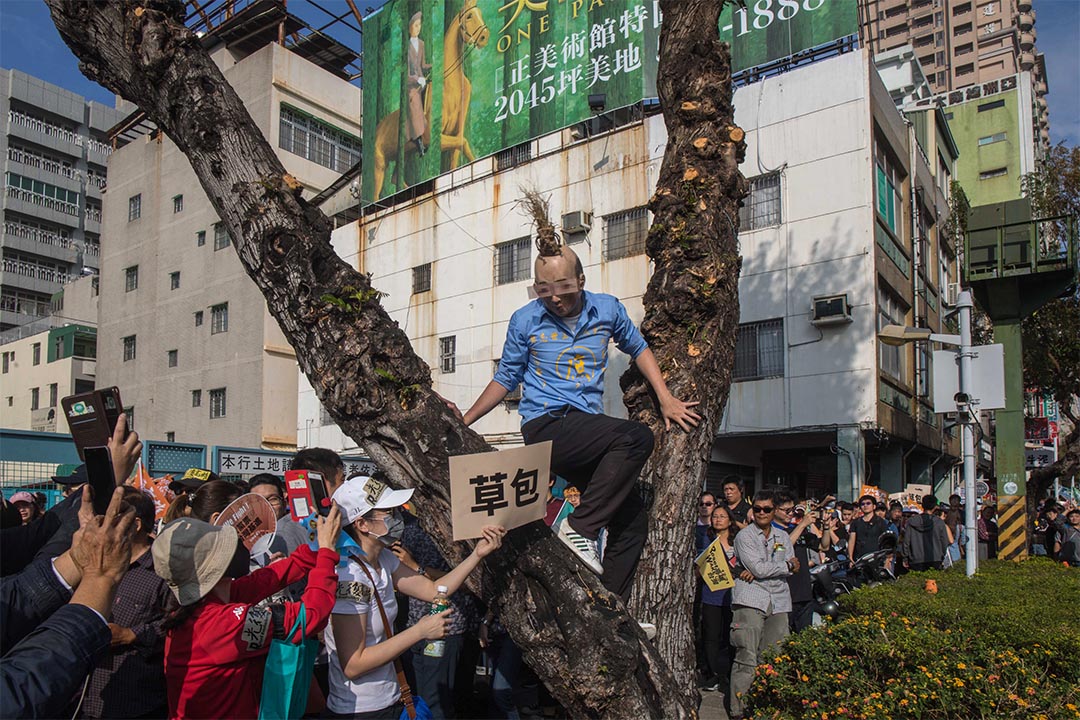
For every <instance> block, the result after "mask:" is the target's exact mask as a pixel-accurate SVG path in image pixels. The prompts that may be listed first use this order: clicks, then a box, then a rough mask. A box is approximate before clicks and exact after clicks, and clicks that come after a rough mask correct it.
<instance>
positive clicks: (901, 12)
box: [859, 0, 1050, 148]
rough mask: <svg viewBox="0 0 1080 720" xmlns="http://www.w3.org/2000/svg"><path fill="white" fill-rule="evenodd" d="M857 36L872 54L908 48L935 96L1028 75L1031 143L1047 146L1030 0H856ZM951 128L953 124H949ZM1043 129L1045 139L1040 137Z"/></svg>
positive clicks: (1042, 77)
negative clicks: (1033, 108) (1034, 107)
mask: <svg viewBox="0 0 1080 720" xmlns="http://www.w3.org/2000/svg"><path fill="white" fill-rule="evenodd" d="M859 4H860V12H861V30H860V38H861V40H862V42H863V44H865V45H867V46H868V47H870V48H871V49H872V50H873V52H874V53H875V54H880V53H882V52H885V51H888V50H894V49H896V48H900V47H903V46H905V45H910V46H911V47H912V48H913V50H914V53H915V55H916V56H917V57H918V59H919V63H920V65H921V67H922V69H923V70H924V71H925V73H926V79H927V81H928V82H929V84H930V87H931V88H932V90H933V92H934V93H935V94H944V93H948V92H951V91H955V90H962V89H965V88H969V87H973V86H982V85H984V84H986V83H989V82H992V81H1000V80H1003V79H1005V78H1013V77H1015V76H1017V75H1018V74H1021V73H1023V74H1028V75H1030V76H1031V84H1032V87H1033V89H1034V92H1035V97H1036V98H1037V100H1040V101H1041V102H1040V103H1039V107H1038V128H1037V138H1036V139H1037V140H1038V141H1039V142H1040V144H1042V145H1043V146H1044V147H1047V148H1048V147H1049V142H1050V131H1049V112H1048V110H1047V106H1046V98H1045V96H1046V93H1047V92H1048V90H1049V88H1048V85H1047V82H1048V79H1047V75H1046V62H1045V59H1044V57H1043V55H1042V54H1041V53H1039V51H1038V50H1037V48H1036V47H1035V40H1036V31H1035V9H1034V6H1033V0H859ZM954 126H955V124H954ZM1043 130H1045V138H1044V137H1043V135H1044V133H1043Z"/></svg>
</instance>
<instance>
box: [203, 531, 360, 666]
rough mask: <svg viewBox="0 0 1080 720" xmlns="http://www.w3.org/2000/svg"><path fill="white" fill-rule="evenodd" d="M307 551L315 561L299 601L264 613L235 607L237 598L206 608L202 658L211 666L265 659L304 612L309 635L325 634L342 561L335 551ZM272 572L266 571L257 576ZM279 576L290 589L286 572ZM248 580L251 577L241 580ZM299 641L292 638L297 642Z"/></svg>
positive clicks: (247, 606)
mask: <svg viewBox="0 0 1080 720" xmlns="http://www.w3.org/2000/svg"><path fill="white" fill-rule="evenodd" d="M307 552H308V554H309V556H311V557H313V558H314V559H315V560H314V569H313V570H312V571H311V573H310V574H308V575H307V579H308V585H307V590H305V591H304V595H303V597H302V599H301V602H284V603H276V604H274V605H271V606H270V607H265V608H264V607H256V606H253V605H252V604H250V603H242V602H235V598H234V601H233V602H230V603H227V604H220V603H218V604H214V605H212V606H210V607H207V608H206V609H205V610H204V611H203V612H202V613H201V614H200V616H199V618H198V620H196V628H195V631H196V632H195V635H196V636H197V640H196V642H197V643H198V644H199V645H200V647H201V649H202V653H203V654H205V656H206V657H208V658H209V659H210V660H211V661H212V662H213V663H216V664H221V665H223V664H228V663H232V662H236V661H238V660H243V659H245V658H250V657H257V656H259V655H265V654H266V652H267V651H268V650H269V648H270V641H271V640H272V639H273V638H274V637H275V636H277V637H282V636H283V635H284V633H287V632H288V631H289V630H291V629H292V626H293V624H294V623H295V622H296V619H297V618H298V617H299V616H300V608H301V607H306V608H307V612H306V614H305V629H306V633H305V636H306V637H309V638H312V637H316V636H317V635H318V634H319V633H320V632H322V630H323V629H324V628H325V627H326V623H327V621H328V620H329V619H330V611H331V610H333V608H334V598H335V595H336V593H337V564H338V560H339V557H338V554H337V553H336V552H334V551H333V550H319V553H318V555H315V553H312V552H310V551H307ZM290 559H291V558H290ZM277 564H280V565H284V564H285V562H284V561H283V562H281V563H275V565H277ZM268 569H269V568H264V569H263V570H260V571H259V572H260V573H262V572H264V571H265V570H268ZM254 574H255V573H253V575H254ZM279 575H281V576H283V577H285V578H286V579H285V580H283V581H282V582H283V585H282V587H284V586H285V585H289V584H291V583H289V582H288V577H289V576H288V573H287V572H281V573H279ZM249 578H250V576H249V577H248V578H243V579H244V580H247V579H249ZM237 582H239V581H237ZM234 585H235V583H234ZM234 596H235V593H234ZM279 631H280V632H279ZM299 639H300V638H299V637H293V638H292V640H293V641H294V642H298V641H299Z"/></svg>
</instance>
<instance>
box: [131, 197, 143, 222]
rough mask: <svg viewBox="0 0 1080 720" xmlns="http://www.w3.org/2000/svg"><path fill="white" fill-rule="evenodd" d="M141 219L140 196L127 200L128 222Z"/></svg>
mask: <svg viewBox="0 0 1080 720" xmlns="http://www.w3.org/2000/svg"><path fill="white" fill-rule="evenodd" d="M141 217H142V194H141V193H140V194H138V195H132V196H131V197H129V198H128V222H131V221H132V220H138V219H139V218H141Z"/></svg>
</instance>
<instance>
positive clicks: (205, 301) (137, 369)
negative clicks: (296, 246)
mask: <svg viewBox="0 0 1080 720" xmlns="http://www.w3.org/2000/svg"><path fill="white" fill-rule="evenodd" d="M263 35H265V36H267V37H268V38H273V39H272V40H269V41H268V42H265V43H261V44H260V43H258V42H256V41H257V40H258V38H252V37H245V38H244V42H242V43H237V44H229V43H222V42H216V43H215V39H214V37H212V36H208V37H207V38H206V39H204V42H206V43H207V44H208V45H209V46H210V49H211V53H212V57H213V58H214V60H215V62H217V64H218V65H219V67H221V68H222V70H223V71H224V73H225V77H226V79H227V80H228V81H229V83H230V84H231V85H232V87H233V88H234V89H235V90H236V92H237V93H238V94H239V96H240V98H241V99H242V100H243V101H244V104H245V106H246V107H247V109H248V112H249V113H250V114H251V116H252V118H253V119H254V121H255V123H256V125H258V127H259V129H260V130H261V131H262V133H263V135H264V137H266V139H267V140H268V141H269V142H270V144H271V145H272V146H273V147H274V148H275V149H276V150H277V151H278V155H279V157H280V158H281V160H282V163H283V164H284V165H285V168H286V170H287V171H288V172H289V173H291V174H292V175H293V176H294V177H296V178H297V179H298V180H299V181H300V182H301V183H303V184H304V185H305V186H306V188H307V190H306V191H305V192H306V193H307V194H308V195H309V196H311V195H315V194H316V193H318V192H320V191H322V190H323V189H325V188H327V187H328V186H330V185H331V184H332V183H334V182H335V181H336V180H338V179H339V178H340V177H341V176H342V174H343V173H344V172H345V171H346V170H348V169H349V168H350V167H352V166H353V165H354V164H355V163H357V162H358V161H359V136H360V107H361V104H360V90H359V88H357V87H355V86H354V85H351V84H350V83H349V82H347V81H346V80H345V79H342V78H341V77H340V76H339V75H337V74H334V73H331V72H329V71H327V70H325V69H323V68H322V67H320V66H319V65H316V64H314V63H312V62H310V61H309V60H306V59H304V58H303V57H301V56H300V55H299V54H297V53H295V52H293V51H291V50H289V49H286V48H284V47H282V46H281V45H278V44H276V42H274V40H276V38H277V28H276V26H274V27H267V28H264V29H263ZM253 44H254V45H256V46H257V47H256V48H255V49H252V45H253ZM127 125H128V126H131V127H134V126H137V118H132V119H131V121H130V122H129V123H127ZM109 172H110V173H111V177H112V178H113V181H112V183H111V185H110V188H109V193H108V194H107V195H106V197H105V229H106V232H107V233H108V235H109V238H110V242H109V243H108V244H107V245H106V246H105V248H104V255H103V257H102V271H101V308H102V312H101V316H102V320H101V327H100V334H99V343H98V354H99V359H98V378H99V384H102V385H117V386H119V387H120V391H121V394H122V397H123V400H124V404H125V405H126V406H127V408H128V409H129V411H130V412H131V413H132V414H133V416H134V424H135V427H136V429H138V431H139V433H140V434H141V435H142V436H143V437H145V438H149V439H154V440H161V441H167V442H178V443H197V444H201V445H216V446H232V447H242V448H269V449H276V450H290V449H293V448H294V447H295V445H296V427H295V426H296V401H297V385H296V382H297V380H296V377H297V370H296V367H297V366H296V360H295V353H294V351H293V349H292V348H291V347H290V346H289V344H288V343H287V342H286V340H285V337H284V335H283V334H282V333H281V330H280V329H279V328H278V326H277V323H276V322H275V321H274V320H273V319H272V318H271V317H270V315H269V313H268V312H267V309H266V304H265V301H264V299H263V296H262V294H261V293H260V292H259V290H258V288H257V287H256V286H255V284H254V283H253V282H251V280H250V279H249V278H248V277H247V275H246V273H245V271H244V269H243V267H242V266H241V264H240V261H239V259H238V257H237V255H236V251H235V249H234V248H233V247H232V238H230V237H229V234H228V233H227V232H226V230H225V228H224V226H223V225H222V224H221V222H220V219H219V218H218V216H217V214H216V213H215V212H214V210H213V208H212V207H211V204H210V201H209V200H208V199H207V197H206V195H205V194H204V192H203V190H202V188H201V187H200V186H199V183H198V181H197V180H196V178H195V174H194V171H193V170H192V168H191V166H190V164H189V163H188V161H187V159H186V158H185V156H184V154H183V153H182V152H180V150H179V149H178V148H177V147H176V145H175V144H174V143H173V142H172V141H171V140H169V139H168V137H167V136H165V135H163V134H162V133H160V132H156V131H155V132H151V133H150V134H144V135H141V136H139V137H137V138H135V139H134V140H132V141H130V142H127V144H125V145H123V146H122V147H119V148H118V149H117V150H116V151H115V152H114V153H113V154H112V156H111V158H110V161H109ZM326 209H329V211H330V212H331V214H332V213H333V212H334V209H333V207H332V203H331V206H327V205H324V210H326Z"/></svg>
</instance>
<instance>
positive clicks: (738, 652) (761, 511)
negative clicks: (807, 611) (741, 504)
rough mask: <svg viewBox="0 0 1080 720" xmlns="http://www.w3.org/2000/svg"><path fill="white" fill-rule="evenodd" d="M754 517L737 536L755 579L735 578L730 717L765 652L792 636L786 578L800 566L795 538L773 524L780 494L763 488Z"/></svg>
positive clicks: (736, 715)
mask: <svg viewBox="0 0 1080 720" xmlns="http://www.w3.org/2000/svg"><path fill="white" fill-rule="evenodd" d="M752 512H753V514H754V522H753V524H751V525H748V526H746V527H745V528H743V529H742V530H740V531H739V534H738V535H736V536H735V557H737V558H738V559H739V565H740V566H742V567H743V568H745V569H746V571H747V572H749V573H750V574H751V575H753V581H752V582H748V581H746V580H744V579H743V575H742V574H741V573H740V574H739V575H738V576H737V577H736V578H735V588H734V589H733V590H732V596H731V610H732V621H731V645H732V647H734V648H735V664H734V666H733V667H732V670H731V694H730V697H729V700H730V702H731V712H730V713H729V715H730V717H731V720H741V719H742V717H743V706H742V696H743V695H744V694H745V693H746V691H747V690H749V689H750V685H751V684H752V683H753V681H754V669H755V668H756V667H757V666H758V663H759V661H760V660H761V658H762V657H764V656H765V653H766V651H767V650H768V649H769V648H771V647H772V646H774V645H777V644H778V643H780V641H781V640H783V639H784V638H785V637H787V635H788V613H789V612H790V611H791V590H789V589H788V584H787V578H788V576H789V575H791V574H792V573H793V572H797V571H798V569H799V560H798V558H796V557H795V549H794V548H793V547H792V543H791V538H790V537H788V534H787V533H786V532H784V531H783V530H780V529H778V528H776V527H774V526H773V518H774V517H775V513H776V498H775V496H774V494H773V493H772V492H769V491H765V490H763V491H759V492H758V493H757V494H756V495H754V504H753V507H752Z"/></svg>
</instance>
